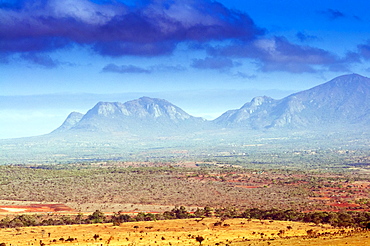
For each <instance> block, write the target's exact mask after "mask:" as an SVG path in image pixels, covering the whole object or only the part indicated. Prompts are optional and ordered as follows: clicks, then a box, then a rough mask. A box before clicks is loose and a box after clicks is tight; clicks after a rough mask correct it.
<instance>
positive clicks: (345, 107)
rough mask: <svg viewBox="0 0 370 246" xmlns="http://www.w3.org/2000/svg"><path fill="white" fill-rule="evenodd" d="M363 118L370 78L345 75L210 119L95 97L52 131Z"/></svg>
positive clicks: (358, 122)
mask: <svg viewBox="0 0 370 246" xmlns="http://www.w3.org/2000/svg"><path fill="white" fill-rule="evenodd" d="M369 123H370V79H369V78H366V77H363V76H360V75H358V74H350V75H343V76H340V77H337V78H335V79H333V80H331V81H329V82H327V83H324V84H322V85H319V86H316V87H313V88H311V89H309V90H305V91H301V92H298V93H295V94H292V95H290V96H287V97H285V98H283V99H280V100H276V99H273V98H271V97H267V96H259V97H255V98H253V99H252V100H251V102H248V103H246V104H244V105H243V106H242V107H241V108H240V109H235V110H229V111H227V112H225V113H224V114H222V115H221V116H220V117H218V118H217V119H215V120H213V121H206V120H204V119H202V118H199V117H194V116H191V115H189V114H188V113H186V112H185V111H184V110H182V109H181V108H179V107H177V106H175V105H173V104H171V103H170V102H168V101H166V100H163V99H158V98H149V97H141V98H139V99H136V100H132V101H128V102H125V103H120V102H99V103H97V104H96V105H95V106H94V107H93V108H92V109H90V110H89V111H88V112H87V113H86V114H85V115H83V114H81V113H76V112H73V113H71V114H70V115H69V116H68V117H67V119H66V120H65V122H64V123H63V124H62V125H61V126H60V127H59V128H58V129H56V130H55V131H53V132H52V133H53V134H56V133H58V134H64V133H73V134H76V133H82V132H83V133H90V134H91V133H94V132H95V133H121V134H122V133H124V134H126V135H131V136H138V137H140V136H162V135H163V136H166V135H182V134H185V133H191V132H195V131H202V130H215V129H216V131H217V129H221V128H224V129H225V128H226V129H238V128H247V129H251V130H252V129H308V130H322V129H324V128H328V127H329V128H331V127H337V128H338V127H340V128H343V129H346V128H351V127H354V126H356V127H359V126H367V125H369ZM213 132H214V131H213ZM210 133H211V132H209V131H208V132H207V134H210Z"/></svg>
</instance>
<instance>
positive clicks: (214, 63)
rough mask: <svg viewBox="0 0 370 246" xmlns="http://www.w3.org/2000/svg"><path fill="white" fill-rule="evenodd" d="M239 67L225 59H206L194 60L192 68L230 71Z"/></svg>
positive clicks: (237, 64)
mask: <svg viewBox="0 0 370 246" xmlns="http://www.w3.org/2000/svg"><path fill="white" fill-rule="evenodd" d="M239 65H240V64H239V63H236V62H233V60H231V59H229V58H225V57H206V58H205V59H193V63H192V65H191V66H192V67H194V68H198V69H215V70H228V69H230V68H233V67H235V66H239Z"/></svg>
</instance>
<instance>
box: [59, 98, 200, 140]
mask: <svg viewBox="0 0 370 246" xmlns="http://www.w3.org/2000/svg"><path fill="white" fill-rule="evenodd" d="M204 123H205V120H203V119H202V118H199V117H193V116H191V115H189V114H188V113H186V112H185V111H184V110H182V109H181V108H179V107H177V106H175V105H173V104H171V103H169V102H168V101H166V100H163V99H157V98H149V97H141V98H139V99H136V100H132V101H128V102H126V103H120V102H99V103H97V104H96V105H95V106H94V107H93V108H92V109H90V110H89V111H88V112H87V113H86V114H85V115H83V114H80V113H71V114H70V115H69V116H68V117H67V119H66V120H65V122H64V123H63V124H62V125H61V126H60V127H59V128H58V129H56V130H55V131H54V132H53V133H59V134H60V133H66V132H73V133H76V132H90V133H92V132H96V133H117V132H120V133H127V134H131V135H142V134H146V135H147V134H155V135H157V134H164V135H166V134H170V133H174V132H178V133H182V132H184V131H189V130H191V129H192V130H196V129H201V128H202V127H203V124H204Z"/></svg>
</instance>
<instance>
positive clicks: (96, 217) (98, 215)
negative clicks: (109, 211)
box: [88, 210, 105, 223]
mask: <svg viewBox="0 0 370 246" xmlns="http://www.w3.org/2000/svg"><path fill="white" fill-rule="evenodd" d="M88 219H89V220H90V221H91V222H92V223H103V222H104V220H105V215H104V213H103V212H101V211H99V210H96V211H95V212H94V213H93V214H92V215H89V217H88Z"/></svg>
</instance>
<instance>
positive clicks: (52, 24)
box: [0, 0, 370, 73]
mask: <svg viewBox="0 0 370 246" xmlns="http://www.w3.org/2000/svg"><path fill="white" fill-rule="evenodd" d="M127 2H133V3H132V4H131V5H129V4H127ZM321 14H323V15H325V16H327V17H329V19H331V20H334V19H340V18H345V17H347V16H346V15H345V14H344V13H343V12H341V11H338V10H335V9H326V10H325V11H322V12H321ZM296 37H297V38H298V40H300V41H301V42H306V41H310V40H315V39H318V37H316V36H313V35H308V34H305V33H304V32H298V33H297V35H296ZM215 43H218V45H215ZM226 43H228V44H227V45H226ZM179 44H186V45H187V48H188V49H189V50H192V49H196V48H195V47H197V49H201V50H206V51H207V57H205V58H203V59H192V63H191V64H190V66H191V67H193V68H198V69H213V70H219V71H225V70H228V69H232V68H234V67H237V66H239V65H240V64H239V63H237V62H234V61H233V60H232V59H233V58H245V59H249V60H252V61H254V63H255V64H256V65H257V68H258V70H259V71H262V72H274V71H283V72H289V73H315V72H318V71H322V70H323V69H324V70H329V71H349V66H350V65H351V64H353V63H356V62H360V61H361V59H369V57H370V55H369V53H370V52H369V45H368V44H362V45H359V46H358V50H357V51H356V52H357V54H354V53H351V54H349V55H347V56H345V57H338V56H337V55H335V54H333V53H331V52H329V51H327V50H324V49H320V48H315V47H312V46H307V45H298V44H294V43H292V42H290V41H289V40H287V39H286V38H285V37H282V36H276V37H267V34H266V30H265V29H264V28H262V27H258V26H257V25H256V24H255V23H254V22H253V20H252V19H251V18H250V17H249V15H248V14H247V13H243V12H240V11H237V10H232V9H229V8H227V7H225V6H224V5H222V4H221V3H218V2H217V1H212V0H146V1H125V2H122V1H117V0H104V1H103V0H100V1H99V0H35V1H25V0H23V1H11V0H4V1H1V2H0V55H1V58H0V63H8V62H9V61H10V60H11V59H9V57H10V56H11V55H14V54H15V55H19V58H21V59H23V60H26V61H28V62H31V63H33V64H36V65H39V66H42V67H45V68H55V67H58V66H60V65H61V64H63V63H62V62H60V61H58V60H55V59H52V57H51V56H49V55H48V53H49V52H52V51H56V50H60V49H66V48H71V47H75V46H78V47H83V48H85V49H89V50H90V51H92V52H93V53H95V54H98V55H100V56H108V57H121V56H139V57H156V56H163V55H171V54H173V53H174V51H175V50H176V48H177V46H178V45H179ZM354 58H356V59H354ZM161 69H162V71H169V70H171V69H174V70H176V68H175V67H172V68H170V67H168V68H164V67H163V66H162V68H161V67H158V68H156V69H154V68H148V69H147V68H141V67H137V66H134V65H123V66H122V65H121V66H119V65H115V64H108V65H106V66H105V67H104V68H103V70H102V71H103V72H116V73H151V72H153V71H161ZM180 70H184V69H183V67H181V68H180Z"/></svg>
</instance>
